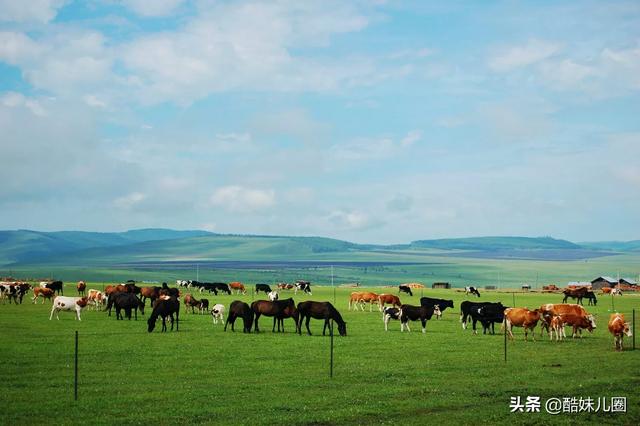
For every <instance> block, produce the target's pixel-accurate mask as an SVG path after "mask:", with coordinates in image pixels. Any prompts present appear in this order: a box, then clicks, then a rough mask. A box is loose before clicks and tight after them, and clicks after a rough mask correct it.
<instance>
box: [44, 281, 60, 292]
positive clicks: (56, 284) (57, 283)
mask: <svg viewBox="0 0 640 426" xmlns="http://www.w3.org/2000/svg"><path fill="white" fill-rule="evenodd" d="M45 287H47V288H50V289H51V290H53V291H55V292H56V294H61V295H63V296H64V285H63V284H62V281H52V282H50V283H47V284H46V285H45Z"/></svg>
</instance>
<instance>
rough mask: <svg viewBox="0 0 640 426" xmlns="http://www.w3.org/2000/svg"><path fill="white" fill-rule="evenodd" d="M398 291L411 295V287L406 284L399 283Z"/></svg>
mask: <svg viewBox="0 0 640 426" xmlns="http://www.w3.org/2000/svg"><path fill="white" fill-rule="evenodd" d="M398 293H407V294H408V295H409V296H413V292H412V291H411V287H409V286H408V285H399V286H398Z"/></svg>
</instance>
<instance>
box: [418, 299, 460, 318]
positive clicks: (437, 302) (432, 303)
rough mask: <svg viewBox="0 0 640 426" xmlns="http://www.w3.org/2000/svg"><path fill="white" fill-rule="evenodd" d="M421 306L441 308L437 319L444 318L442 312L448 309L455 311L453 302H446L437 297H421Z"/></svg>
mask: <svg viewBox="0 0 640 426" xmlns="http://www.w3.org/2000/svg"><path fill="white" fill-rule="evenodd" d="M420 304H421V305H424V306H435V305H438V308H439V310H438V311H439V312H440V313H439V314H436V318H437V319H440V318H442V312H444V311H445V309H447V308H451V309H453V300H445V299H438V298H435V297H421V298H420Z"/></svg>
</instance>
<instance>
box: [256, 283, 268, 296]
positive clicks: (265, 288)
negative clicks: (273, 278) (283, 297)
mask: <svg viewBox="0 0 640 426" xmlns="http://www.w3.org/2000/svg"><path fill="white" fill-rule="evenodd" d="M261 291H264V293H265V294H269V293H271V287H269V284H256V294H258V293H259V292H261Z"/></svg>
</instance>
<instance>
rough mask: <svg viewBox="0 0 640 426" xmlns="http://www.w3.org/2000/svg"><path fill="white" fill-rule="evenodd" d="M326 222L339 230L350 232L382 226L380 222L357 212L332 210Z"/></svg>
mask: <svg viewBox="0 0 640 426" xmlns="http://www.w3.org/2000/svg"><path fill="white" fill-rule="evenodd" d="M328 220H329V222H330V223H332V224H333V225H335V226H337V227H338V228H340V229H345V230H352V231H361V230H365V229H370V228H372V227H377V226H381V225H382V222H380V221H377V220H374V219H373V218H371V217H370V216H369V215H367V214H366V213H363V212H361V211H357V210H334V211H332V212H331V213H330V214H329V217H328Z"/></svg>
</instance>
